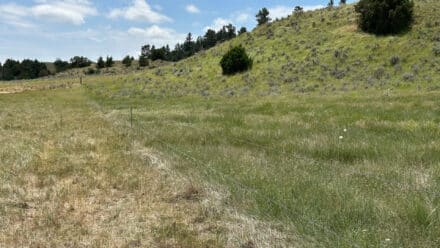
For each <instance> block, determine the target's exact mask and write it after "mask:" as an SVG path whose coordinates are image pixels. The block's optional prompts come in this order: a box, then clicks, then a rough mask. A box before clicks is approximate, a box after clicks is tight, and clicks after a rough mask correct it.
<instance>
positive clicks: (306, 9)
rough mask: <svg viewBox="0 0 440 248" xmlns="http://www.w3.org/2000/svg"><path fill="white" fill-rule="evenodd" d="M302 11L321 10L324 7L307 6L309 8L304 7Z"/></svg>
mask: <svg viewBox="0 0 440 248" xmlns="http://www.w3.org/2000/svg"><path fill="white" fill-rule="evenodd" d="M303 8H304V11H310V10H317V9H323V8H325V6H324V5H309V6H304V7H303Z"/></svg>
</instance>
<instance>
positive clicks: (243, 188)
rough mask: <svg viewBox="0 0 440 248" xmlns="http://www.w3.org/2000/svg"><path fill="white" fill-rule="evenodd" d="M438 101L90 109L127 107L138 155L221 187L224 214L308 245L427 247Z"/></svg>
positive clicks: (365, 97) (438, 156)
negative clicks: (236, 214)
mask: <svg viewBox="0 0 440 248" xmlns="http://www.w3.org/2000/svg"><path fill="white" fill-rule="evenodd" d="M95 97H96V96H95ZM439 97H440V95H439V94H438V93H420V94H419V93H407V92H400V93H398V94H394V95H392V96H385V95H384V96H382V95H380V94H377V93H376V94H373V93H372V94H362V95H361V94H349V95H348V94H340V95H335V96H327V97H324V96H313V95H312V96H304V95H295V96H289V97H270V98H262V99H261V98H255V97H247V98H246V97H244V98H233V99H224V98H212V99H209V100H207V99H204V98H201V97H183V98H179V99H175V98H162V99H159V98H157V99H154V98H144V97H139V98H135V97H132V98H130V99H124V100H122V101H121V100H116V99H105V98H100V97H96V98H95V99H96V100H97V102H99V103H100V104H103V106H105V107H106V108H107V109H108V110H110V109H119V110H118V113H119V115H118V117H117V118H118V119H123V120H127V121H128V120H129V114H128V113H129V112H128V108H129V107H130V106H131V107H134V109H135V110H134V123H135V127H134V132H135V133H136V137H138V138H139V139H140V140H142V142H143V144H145V146H147V147H155V148H156V149H159V150H161V151H162V152H163V153H164V154H167V156H169V157H172V158H173V160H174V161H175V162H174V163H175V168H176V169H178V170H179V171H182V172H183V173H185V174H186V175H188V176H189V177H196V175H197V177H200V178H202V179H203V180H207V181H209V182H211V183H213V184H216V185H221V186H223V187H226V188H227V189H228V191H229V192H230V193H231V203H230V204H233V205H234V206H235V207H236V208H238V209H244V210H246V212H247V213H249V214H251V215H255V216H258V217H259V218H262V219H264V220H267V221H272V220H278V221H281V222H283V223H285V224H287V225H293V226H294V228H295V230H296V231H297V232H298V234H299V235H300V236H303V237H312V239H313V240H314V241H315V242H316V244H317V245H323V246H326V247H336V246H339V247H352V246H361V247H367V246H391V247H402V246H404V247H435V246H436V244H438V243H439V242H440V240H439V237H440V223H439V220H440V215H439V212H438V207H439V203H440V195H439V194H438V192H440V191H439V190H440V169H439V165H440V143H439V141H438V140H439V137H440V126H439V123H440V117H439V116H440V108H439V107H438V106H439V104H438V103H439V102H438V99H439ZM344 129H347V131H346V132H344ZM339 136H343V139H342V140H341V139H340V138H339ZM388 239H389V241H387V240H388Z"/></svg>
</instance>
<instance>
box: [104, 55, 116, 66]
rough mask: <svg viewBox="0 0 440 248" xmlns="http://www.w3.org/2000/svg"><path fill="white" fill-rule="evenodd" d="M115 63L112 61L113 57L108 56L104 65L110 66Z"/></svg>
mask: <svg viewBox="0 0 440 248" xmlns="http://www.w3.org/2000/svg"><path fill="white" fill-rule="evenodd" d="M114 64H115V62H113V58H112V57H108V56H107V59H106V60H105V67H112V66H113V65H114Z"/></svg>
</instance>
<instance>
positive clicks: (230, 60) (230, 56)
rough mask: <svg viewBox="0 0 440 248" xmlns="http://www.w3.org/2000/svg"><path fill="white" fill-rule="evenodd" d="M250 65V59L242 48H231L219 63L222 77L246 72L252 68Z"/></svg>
mask: <svg viewBox="0 0 440 248" xmlns="http://www.w3.org/2000/svg"><path fill="white" fill-rule="evenodd" d="M252 63H253V61H252V59H251V58H250V57H249V56H248V55H247V53H246V50H245V49H244V48H243V47H242V46H236V47H233V48H232V49H231V50H229V51H228V52H227V53H226V54H225V55H224V56H223V58H222V60H221V61H220V65H221V67H222V69H223V74H224V75H232V74H235V73H237V72H242V71H247V70H248V69H250V68H252Z"/></svg>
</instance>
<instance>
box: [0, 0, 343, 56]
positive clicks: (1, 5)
mask: <svg viewBox="0 0 440 248" xmlns="http://www.w3.org/2000/svg"><path fill="white" fill-rule="evenodd" d="M327 2H328V0H222V1H218V0H166V1H165V0H112V1H108V0H107V1H105V0H21V1H9V0H0V61H1V62H3V61H5V60H6V59H7V58H13V59H24V58H31V59H39V60H42V61H54V60H55V59H56V58H61V59H66V60H67V59H69V58H70V57H73V56H74V55H82V56H87V57H89V58H91V59H93V60H95V59H96V58H97V57H99V56H107V55H111V56H113V57H114V58H116V59H120V58H121V57H123V56H125V55H127V54H130V55H133V56H137V55H138V54H139V51H140V47H141V46H142V45H143V44H146V43H148V44H155V45H156V46H159V45H165V44H169V45H170V47H172V48H173V47H174V44H175V43H176V42H179V41H182V40H183V39H184V38H185V36H186V34H187V33H188V32H191V33H193V34H194V35H195V36H198V35H203V34H204V32H205V31H206V29H207V28H213V29H218V28H219V27H221V26H223V25H226V24H228V23H232V24H234V25H235V26H237V27H238V28H239V27H241V26H245V27H247V28H248V29H249V30H250V29H252V28H254V27H255V25H256V22H255V14H256V12H257V11H258V10H259V9H260V8H262V7H267V8H268V9H269V11H270V12H271V17H272V18H276V17H282V16H287V15H288V14H290V13H291V12H292V9H293V7H294V6H296V5H300V6H304V7H305V9H315V8H320V7H323V6H325V5H326V4H327ZM335 2H339V1H338V0H335Z"/></svg>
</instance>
